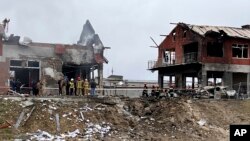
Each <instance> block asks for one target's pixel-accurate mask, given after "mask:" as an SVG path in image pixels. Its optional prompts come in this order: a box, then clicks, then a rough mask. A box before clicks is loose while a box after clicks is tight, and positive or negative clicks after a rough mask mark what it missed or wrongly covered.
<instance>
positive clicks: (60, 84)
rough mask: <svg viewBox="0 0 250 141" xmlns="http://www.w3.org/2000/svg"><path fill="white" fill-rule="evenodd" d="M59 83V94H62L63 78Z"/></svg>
mask: <svg viewBox="0 0 250 141" xmlns="http://www.w3.org/2000/svg"><path fill="white" fill-rule="evenodd" d="M57 83H58V89H59V95H62V85H63V79H59V80H58V82H57Z"/></svg>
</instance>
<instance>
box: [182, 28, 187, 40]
mask: <svg viewBox="0 0 250 141" xmlns="http://www.w3.org/2000/svg"><path fill="white" fill-rule="evenodd" d="M186 37H187V30H184V31H183V38H186Z"/></svg>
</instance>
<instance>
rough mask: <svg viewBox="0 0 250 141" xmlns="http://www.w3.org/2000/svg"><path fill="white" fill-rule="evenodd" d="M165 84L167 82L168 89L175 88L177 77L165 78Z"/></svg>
mask: <svg viewBox="0 0 250 141" xmlns="http://www.w3.org/2000/svg"><path fill="white" fill-rule="evenodd" d="M163 79H164V82H165V81H166V84H167V87H169V88H173V87H175V76H171V75H170V76H164V78H163Z"/></svg>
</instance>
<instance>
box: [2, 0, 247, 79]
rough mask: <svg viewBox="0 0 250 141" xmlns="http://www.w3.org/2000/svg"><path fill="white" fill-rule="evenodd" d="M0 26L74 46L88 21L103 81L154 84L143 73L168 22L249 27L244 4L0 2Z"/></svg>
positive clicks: (227, 0) (186, 0)
mask: <svg viewBox="0 0 250 141" xmlns="http://www.w3.org/2000/svg"><path fill="white" fill-rule="evenodd" d="M0 2H1V3H0V20H1V19H4V18H5V17H7V18H10V19H11V22H10V25H9V32H8V34H10V33H14V34H15V35H20V36H21V37H23V36H27V37H30V38H31V39H32V40H33V41H35V42H49V43H50V42H51V43H69V44H73V43H76V42H77V41H78V39H79V37H80V33H81V30H82V26H83V24H84V23H85V21H86V20H87V19H89V20H90V22H91V24H92V26H93V27H94V29H95V31H96V33H97V34H99V36H100V38H101V40H102V42H103V44H104V45H105V46H109V47H111V48H112V49H111V50H107V51H106V54H105V55H106V57H107V58H108V60H109V64H108V65H105V66H104V76H108V75H110V74H111V69H112V67H113V69H114V74H117V75H124V78H125V79H143V80H153V79H155V80H156V79H157V73H156V72H155V73H151V72H150V71H147V70H146V69H147V61H148V60H155V59H156V57H157V49H154V48H150V47H149V46H150V45H154V44H153V42H152V41H151V40H150V38H149V37H150V36H152V37H153V38H154V39H155V40H156V41H157V43H158V44H160V42H161V41H162V40H163V37H160V36H159V35H160V34H168V33H169V32H170V31H171V30H172V28H173V27H174V25H170V24H169V23H170V22H185V23H190V24H203V25H222V26H236V27H240V26H241V25H243V24H250V16H249V13H250V1H249V0H220V1H219V0H206V1H205V0H172V1H170V0H41V1H39V0H22V1H20V0H8V1H7V0H0Z"/></svg>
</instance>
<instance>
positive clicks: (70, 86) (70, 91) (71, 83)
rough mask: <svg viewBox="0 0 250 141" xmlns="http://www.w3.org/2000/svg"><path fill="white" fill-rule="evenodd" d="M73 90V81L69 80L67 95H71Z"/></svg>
mask: <svg viewBox="0 0 250 141" xmlns="http://www.w3.org/2000/svg"><path fill="white" fill-rule="evenodd" d="M74 88H75V86H74V79H73V78H71V79H70V82H69V93H70V95H73V92H74Z"/></svg>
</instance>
